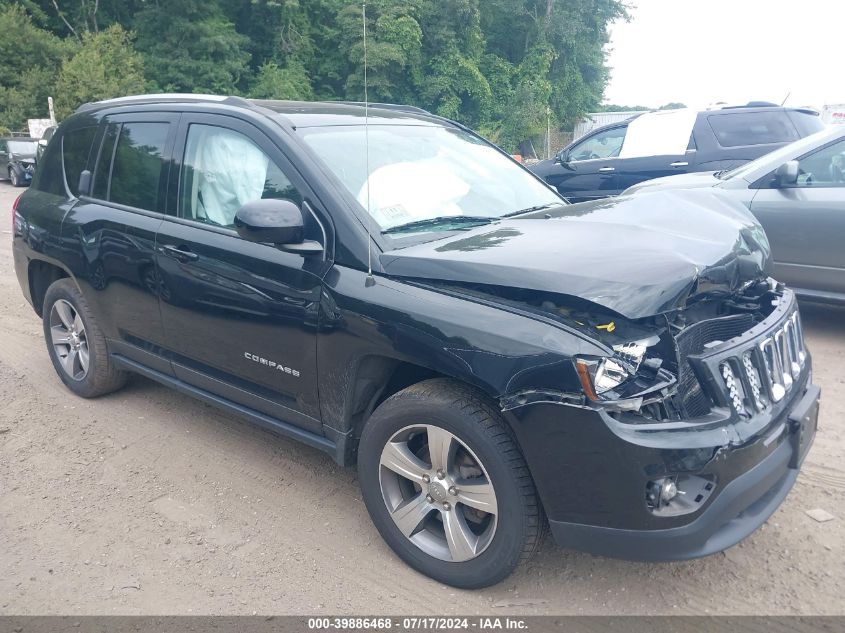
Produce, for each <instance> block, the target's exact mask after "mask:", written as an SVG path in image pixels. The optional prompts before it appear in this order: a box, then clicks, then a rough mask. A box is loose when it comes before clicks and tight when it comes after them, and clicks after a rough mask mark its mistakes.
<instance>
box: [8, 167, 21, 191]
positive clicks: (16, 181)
mask: <svg viewBox="0 0 845 633" xmlns="http://www.w3.org/2000/svg"><path fill="white" fill-rule="evenodd" d="M9 180H11V181H12V186H13V187H20V186H21V182H20V178H19V177H18V172H16V171H15V170H14V169H12V170H10V171H9Z"/></svg>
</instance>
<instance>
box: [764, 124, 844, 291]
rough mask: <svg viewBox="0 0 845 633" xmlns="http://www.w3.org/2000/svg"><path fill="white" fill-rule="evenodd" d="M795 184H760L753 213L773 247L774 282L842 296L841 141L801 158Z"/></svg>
mask: <svg viewBox="0 0 845 633" xmlns="http://www.w3.org/2000/svg"><path fill="white" fill-rule="evenodd" d="M799 166H800V171H799V173H800V176H799V178H798V182H797V183H796V184H795V185H793V186H789V187H774V186H773V178H772V176H771V175H770V176H767V177H766V178H764V179H762V180H761V185H762V188H761V189H760V190H759V191H758V192H757V194H756V195H755V196H754V199H753V201H752V203H751V210H752V212H753V213H754V215H755V216H757V218H758V219H759V220H760V223H761V224H762V225H763V228H764V229H765V230H766V234H767V235H768V236H769V241H770V243H771V246H772V255H773V259H774V261H775V268H774V271H773V275H774V277H775V278H776V279H778V280H780V281H783V282H785V283H786V284H787V285H790V286H794V287H796V288H804V289H807V290H811V291H818V292H822V293H824V292H835V293H845V248H843V247H842V241H843V236H845V140H839V141H836V142H833V143H830V144H828V145H826V146H824V147H822V148H820V149H817V150H815V151H813V152H811V153H809V154H807V155H805V156H803V157H802V158H800V159H799Z"/></svg>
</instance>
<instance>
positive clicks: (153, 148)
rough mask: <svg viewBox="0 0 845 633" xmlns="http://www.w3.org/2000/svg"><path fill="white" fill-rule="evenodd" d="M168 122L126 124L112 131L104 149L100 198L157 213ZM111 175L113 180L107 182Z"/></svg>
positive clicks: (98, 181) (100, 164)
mask: <svg viewBox="0 0 845 633" xmlns="http://www.w3.org/2000/svg"><path fill="white" fill-rule="evenodd" d="M169 127H170V125H169V124H168V123H147V122H143V123H142V122H138V123H123V124H119V125H116V126H115V127H114V136H115V138H116V144H115V145H114V151H113V152H112V151H111V149H112V148H111V147H110V144H111V141H110V131H109V132H107V135H106V138H105V142H104V143H103V147H102V149H101V150H100V157H99V159H98V161H97V175H96V177H95V182H94V193H95V195H96V196H97V197H98V198H101V199H103V200H109V201H111V202H116V203H118V204H125V205H127V206H130V207H136V208H139V209H146V210H148V211H156V210H157V206H158V193H159V184H160V182H161V173H162V167H163V157H164V150H165V144H166V142H167V134H168V131H169ZM107 174H111V178H110V179H108V180H106V178H107Z"/></svg>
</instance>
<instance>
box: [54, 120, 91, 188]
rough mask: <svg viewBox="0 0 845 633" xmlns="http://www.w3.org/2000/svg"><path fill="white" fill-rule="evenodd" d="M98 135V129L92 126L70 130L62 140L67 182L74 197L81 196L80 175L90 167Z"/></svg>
mask: <svg viewBox="0 0 845 633" xmlns="http://www.w3.org/2000/svg"><path fill="white" fill-rule="evenodd" d="M96 134H97V127H96V126H94V125H92V126H89V127H81V128H77V129H75V130H70V131H69V132H67V133H65V135H64V138H62V155H63V157H64V164H65V181H66V182H67V186H68V188H69V189H70V192H71V193H72V194H73V195H74V196H78V195H79V174H81V173H82V170H84V169H85V168H86V167H87V166H88V155H89V154H90V153H91V146H92V145H93V143H94V136H95V135H96Z"/></svg>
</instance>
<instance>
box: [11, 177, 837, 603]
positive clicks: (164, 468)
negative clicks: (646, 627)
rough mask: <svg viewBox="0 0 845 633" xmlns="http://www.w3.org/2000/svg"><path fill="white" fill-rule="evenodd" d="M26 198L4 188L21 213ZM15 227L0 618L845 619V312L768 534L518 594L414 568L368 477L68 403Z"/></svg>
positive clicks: (192, 422)
mask: <svg viewBox="0 0 845 633" xmlns="http://www.w3.org/2000/svg"><path fill="white" fill-rule="evenodd" d="M17 193H18V192H17V191H15V190H13V189H12V188H11V187H10V186H9V185H8V184H7V183H0V208H2V209H6V210H7V211H6V213H8V209H9V208H10V207H11V203H12V200H13V199H14V196H15V195H16V194H17ZM0 228H2V229H3V230H2V236H0V237H2V239H0V306H2V310H0V403H1V404H2V406H1V407H0V570H2V573H0V614H115V613H117V614H198V613H200V614H252V613H260V614H268V613H277V614H306V613H307V614H312V613H313V614H317V613H323V614H339V613H343V614H352V613H355V614H417V615H422V614H425V615H431V614H454V613H460V614H467V615H471V614H476V613H491V612H492V613H494V614H497V615H498V614H502V615H504V614H506V613H519V614H705V613H706V614H786V613H799V614H842V613H845V606H844V605H845V603H843V601H842V594H841V590H842V587H843V586H845V564H843V563H845V521H843V519H845V503H844V502H845V466H843V460H842V455H843V447H845V436H843V430H842V420H843V412H845V374H843V372H842V370H843V366H844V365H845V363H843V361H845V309H841V308H832V307H820V306H812V305H806V306H803V308H802V309H803V315H804V321H805V329H806V332H807V336H808V339H809V346H810V348H811V350H812V352H813V353H814V360H815V377H816V381H817V382H818V383H819V384H821V386H822V389H823V405H822V413H821V420H820V430H819V434H818V437H817V440H816V443H815V445H814V447H813V449H812V451H811V452H810V455H809V457H808V459H807V462H806V463H805V466H804V469H803V472H802V473H801V476H800V477H799V479H798V483H797V485H796V486H795V488H794V489H793V491H792V493H791V494H790V495H789V497H788V498H787V500H786V502H785V503H784V505H783V506H782V507H781V508H780V509H779V510H778V511H777V512H776V513H775V515H774V516H773V517H772V518H771V519H770V520H769V522H768V523H767V524H766V525H765V526H764V527H763V528H762V529H760V530H759V531H758V532H756V533H755V534H753V535H752V536H751V537H750V538H748V539H747V540H746V541H744V542H743V543H741V544H740V545H738V546H736V547H734V548H732V549H730V550H728V551H727V552H724V553H721V554H716V555H714V556H710V557H708V558H705V559H701V560H696V561H690V562H682V563H664V564H646V563H632V562H625V561H618V560H611V559H606V558H601V557H594V556H590V555H587V554H581V553H578V552H572V551H566V550H562V549H559V548H557V547H556V546H555V545H554V544H553V543H552V541H551V539H549V538H547V539H546V540H545V541H544V542H543V544H542V546H541V548H540V551H539V552H538V554H537V556H536V557H535V558H534V559H533V560H532V562H531V563H529V564H528V565H524V566H522V567H521V568H520V569H519V570H518V571H517V573H515V574H514V575H513V576H512V577H511V578H509V579H507V580H506V581H505V582H503V583H501V584H500V585H498V586H496V587H493V588H490V589H485V590H482V591H474V592H468V591H458V590H455V589H452V588H449V587H445V586H443V585H440V584H438V583H436V582H433V581H431V580H428V579H427V578H425V577H423V576H421V575H419V574H417V573H415V572H413V571H411V570H410V569H409V568H408V567H406V566H405V565H404V564H403V563H402V562H400V561H399V560H398V559H397V558H396V557H395V556H394V555H393V554H392V552H390V551H389V550H388V548H387V546H385V545H384V544H383V543H382V541H381V538H380V537H379V535H378V534H377V532H376V530H375V529H374V528H373V526H372V525H371V523H370V521H369V518H368V516H367V513H366V511H365V509H364V506H363V504H362V502H361V499H360V495H359V492H358V487H357V482H356V476H355V473H354V471H353V470H351V469H342V468H339V467H337V466H336V465H334V463H333V462H332V461H331V460H330V459H329V458H328V457H327V456H325V455H323V454H322V453H319V452H317V451H316V450H312V449H310V448H308V447H304V446H302V445H299V444H296V443H294V442H293V441H289V440H287V439H283V438H279V437H276V436H274V435H271V434H269V433H267V432H265V431H262V430H260V429H256V428H253V427H250V426H248V425H246V424H243V423H241V422H239V421H237V420H234V419H231V418H229V417H227V416H226V415H223V414H221V413H220V412H218V411H217V410H215V409H213V408H211V407H208V406H206V405H204V404H201V403H199V402H196V401H194V400H192V399H190V398H188V397H186V396H183V395H180V394H178V393H175V392H173V391H170V390H168V389H166V388H164V387H161V386H158V385H157V384H155V383H153V382H150V381H148V380H145V379H142V378H140V377H136V378H134V379H133V380H131V382H130V383H129V385H128V386H127V387H126V388H125V389H124V390H123V391H121V392H119V393H116V394H112V395H110V396H107V397H104V398H100V399H97V400H83V399H80V398H77V397H75V396H73V395H71V394H70V392H68V391H67V390H66V389H65V388H64V387H63V386H62V384H61V382H60V381H59V379H58V378H57V377H56V375H55V374H54V371H53V368H52V366H51V364H50V361H49V359H48V357H47V352H46V349H45V345H44V342H43V339H42V333H41V323H40V321H39V320H38V318H37V317H36V316H35V314H34V313H33V311H32V309H31V308H30V307H29V305H28V304H27V303H26V302H25V301H24V299H23V296H22V295H21V291H20V288H19V287H18V282H17V279H16V277H15V274H14V271H13V265H12V257H11V249H10V235H9V230H8V228H9V227H8V225H6V226H4V227H0ZM814 509H822V510H825V511H826V512H828V513H830V514H832V515H833V516H834V518H833V519H832V520H829V521H826V522H818V521H816V520H815V519H813V518H811V516H809V515H808V514H807V511H812V510H814Z"/></svg>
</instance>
